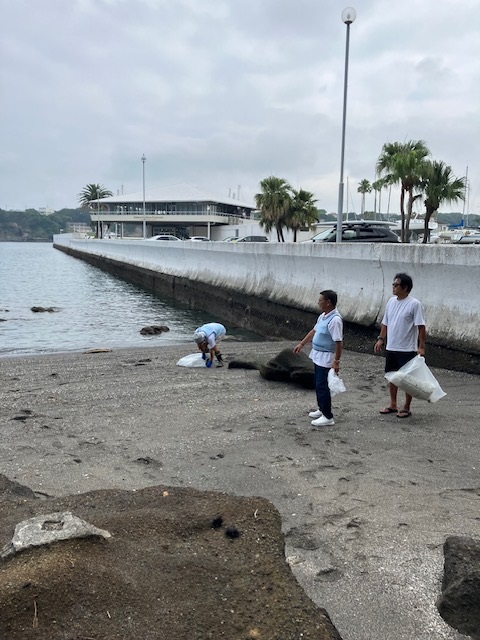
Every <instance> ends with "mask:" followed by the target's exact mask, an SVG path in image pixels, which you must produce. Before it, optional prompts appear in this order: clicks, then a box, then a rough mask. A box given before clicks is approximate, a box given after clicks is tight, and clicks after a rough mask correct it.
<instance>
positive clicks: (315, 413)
mask: <svg viewBox="0 0 480 640" xmlns="http://www.w3.org/2000/svg"><path fill="white" fill-rule="evenodd" d="M308 415H309V417H310V418H320V417H321V416H323V413H322V412H321V411H320V409H317V410H316V411H310V413H309V414H308Z"/></svg>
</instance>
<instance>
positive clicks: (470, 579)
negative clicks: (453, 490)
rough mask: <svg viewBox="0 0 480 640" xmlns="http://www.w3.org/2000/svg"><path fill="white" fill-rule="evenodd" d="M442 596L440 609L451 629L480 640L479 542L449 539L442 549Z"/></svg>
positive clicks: (466, 539) (454, 537) (439, 604)
mask: <svg viewBox="0 0 480 640" xmlns="http://www.w3.org/2000/svg"><path fill="white" fill-rule="evenodd" d="M443 553H444V573H443V584H442V594H441V596H440V598H439V600H438V603H437V607H438V611H439V612H440V615H441V616H442V618H443V619H444V620H445V622H447V623H448V624H449V625H450V626H451V627H453V628H454V629H457V630H458V631H459V632H460V633H462V634H464V635H469V636H471V637H472V638H474V639H475V640H478V639H479V638H480V540H474V539H473V538H463V537H459V536H450V537H448V538H447V539H446V541H445V543H444V545H443Z"/></svg>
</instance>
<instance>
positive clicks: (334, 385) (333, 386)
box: [328, 369, 347, 398]
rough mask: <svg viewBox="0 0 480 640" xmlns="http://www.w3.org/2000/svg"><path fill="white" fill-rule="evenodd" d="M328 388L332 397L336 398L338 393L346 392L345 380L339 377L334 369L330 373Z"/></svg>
mask: <svg viewBox="0 0 480 640" xmlns="http://www.w3.org/2000/svg"><path fill="white" fill-rule="evenodd" d="M328 388H329V389H330V395H331V396H332V398H333V397H335V396H336V395H337V394H338V393H343V392H344V391H346V390H347V389H346V387H345V385H344V384H343V380H342V379H341V378H339V377H338V375H337V374H336V373H335V371H334V369H330V371H329V372H328Z"/></svg>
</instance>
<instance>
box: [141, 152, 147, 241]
mask: <svg viewBox="0 0 480 640" xmlns="http://www.w3.org/2000/svg"><path fill="white" fill-rule="evenodd" d="M146 160H147V159H146V157H145V154H143V156H142V177H143V239H144V240H145V238H146V237H147V221H146V219H145V162H146Z"/></svg>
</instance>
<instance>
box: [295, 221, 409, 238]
mask: <svg viewBox="0 0 480 640" xmlns="http://www.w3.org/2000/svg"><path fill="white" fill-rule="evenodd" d="M336 241H337V225H336V224H333V225H332V226H329V227H328V228H327V229H324V230H323V231H320V233H317V234H316V235H315V236H313V237H312V238H310V239H309V240H304V242H336ZM342 242H400V238H399V237H398V236H397V234H396V233H395V232H394V231H392V230H391V229H390V228H389V227H388V225H382V224H375V222H372V223H370V222H344V223H343V224H342Z"/></svg>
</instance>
